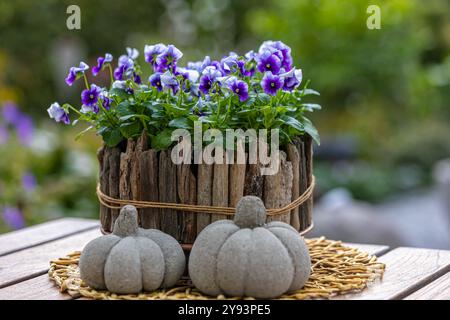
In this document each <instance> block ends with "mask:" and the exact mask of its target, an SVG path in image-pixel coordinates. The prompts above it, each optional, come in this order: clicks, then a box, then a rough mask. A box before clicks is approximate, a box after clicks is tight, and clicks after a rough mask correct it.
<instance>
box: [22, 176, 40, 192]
mask: <svg viewBox="0 0 450 320" xmlns="http://www.w3.org/2000/svg"><path fill="white" fill-rule="evenodd" d="M36 185H37V182H36V177H35V176H34V175H33V174H32V173H31V172H25V173H24V174H23V175H22V187H23V189H24V190H25V191H27V192H32V191H33V190H34V189H35V188H36Z"/></svg>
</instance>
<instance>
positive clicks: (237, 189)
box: [228, 155, 247, 208]
mask: <svg viewBox="0 0 450 320" xmlns="http://www.w3.org/2000/svg"><path fill="white" fill-rule="evenodd" d="M246 159H247V155H246ZM245 167H246V165H245V163H244V164H237V163H234V164H231V165H230V168H229V170H230V174H229V186H228V187H229V201H228V202H229V206H230V207H233V208H235V207H236V205H237V203H238V202H239V200H240V199H241V198H242V197H243V196H244V185H245Z"/></svg>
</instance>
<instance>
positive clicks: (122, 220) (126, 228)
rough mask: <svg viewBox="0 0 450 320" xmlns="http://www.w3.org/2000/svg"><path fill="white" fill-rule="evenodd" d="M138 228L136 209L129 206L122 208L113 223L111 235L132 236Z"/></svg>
mask: <svg viewBox="0 0 450 320" xmlns="http://www.w3.org/2000/svg"><path fill="white" fill-rule="evenodd" d="M138 228H139V226H138V220H137V210H136V208H135V207H134V206H131V205H127V206H125V207H123V208H122V209H121V210H120V214H119V217H118V218H117V220H116V222H115V223H114V230H113V234H115V235H116V236H119V237H127V236H132V235H134V234H135V233H136V232H137V231H138Z"/></svg>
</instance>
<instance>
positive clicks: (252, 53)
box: [244, 50, 256, 61]
mask: <svg viewBox="0 0 450 320" xmlns="http://www.w3.org/2000/svg"><path fill="white" fill-rule="evenodd" d="M244 57H245V59H246V60H247V61H253V60H255V59H256V53H255V51H253V50H250V51H248V52H247V53H246V54H245V55H244Z"/></svg>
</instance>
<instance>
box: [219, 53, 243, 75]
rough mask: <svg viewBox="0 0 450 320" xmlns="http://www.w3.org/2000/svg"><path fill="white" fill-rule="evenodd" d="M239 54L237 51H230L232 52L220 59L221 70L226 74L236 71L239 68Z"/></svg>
mask: <svg viewBox="0 0 450 320" xmlns="http://www.w3.org/2000/svg"><path fill="white" fill-rule="evenodd" d="M238 58H239V56H238V55H237V54H236V53H235V52H230V54H229V55H228V56H226V57H224V58H223V59H222V60H220V70H221V71H222V73H223V74H224V75H227V74H230V73H232V72H235V71H236V70H237V69H238V64H237V61H238Z"/></svg>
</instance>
